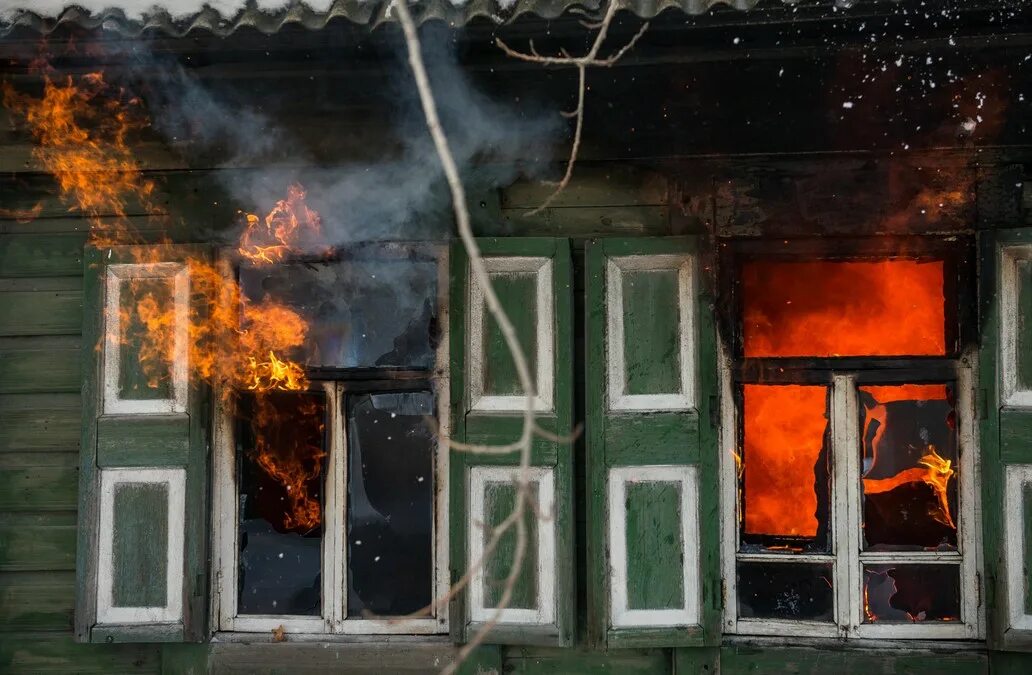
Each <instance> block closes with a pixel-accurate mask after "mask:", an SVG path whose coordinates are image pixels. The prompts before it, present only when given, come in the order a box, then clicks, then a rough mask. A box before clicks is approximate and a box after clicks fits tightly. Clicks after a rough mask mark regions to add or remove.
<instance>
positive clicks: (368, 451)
mask: <svg viewBox="0 0 1032 675" xmlns="http://www.w3.org/2000/svg"><path fill="white" fill-rule="evenodd" d="M347 424H348V506H347V541H348V616H349V617H355V618H360V617H362V616H365V615H367V614H375V615H385V616H399V615H402V614H409V613H411V612H414V611H416V610H418V609H422V608H423V607H426V606H427V605H429V604H430V601H431V600H432V597H431V596H432V593H433V550H434V547H433V514H434V502H433V495H434V446H435V438H434V437H435V434H434V427H435V422H434V396H433V394H431V393H430V392H428V391H420V392H409V393H395V394H362V395H355V396H349V397H348V398H347Z"/></svg>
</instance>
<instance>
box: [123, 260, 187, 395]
mask: <svg viewBox="0 0 1032 675" xmlns="http://www.w3.org/2000/svg"><path fill="white" fill-rule="evenodd" d="M173 283H174V282H173V280H172V278H171V277H161V278H134V279H124V280H123V281H122V282H121V285H120V288H119V295H118V298H119V303H120V305H121V306H120V308H119V310H120V312H121V315H122V317H123V323H122V325H121V330H122V334H121V335H120V336H119V341H120V345H119V349H118V363H119V368H118V394H119V397H120V398H122V399H126V400H155V399H168V398H170V397H171V392H172V362H171V358H158V357H155V356H154V355H153V350H155V349H156V348H159V347H160V345H156V344H155V343H154V339H153V338H152V337H151V334H150V330H149V329H148V327H147V325H146V324H145V323H144V322H143V321H142V319H141V316H140V312H139V307H140V303H142V302H153V303H154V304H155V305H156V307H157V308H158V311H159V312H168V311H171V309H172V306H173V300H172V295H173V291H174V288H173ZM144 345H146V346H148V347H149V349H148V350H147V352H146V353H147V356H148V359H147V360H143V357H141V353H143V347H144ZM162 356H166V357H170V356H171V355H162Z"/></svg>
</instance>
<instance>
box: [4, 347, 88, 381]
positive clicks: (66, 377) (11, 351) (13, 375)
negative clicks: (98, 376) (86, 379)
mask: <svg viewBox="0 0 1032 675" xmlns="http://www.w3.org/2000/svg"><path fill="white" fill-rule="evenodd" d="M80 373H81V356H80V354H79V340H78V338H74V337H55V338H35V337H33V338H0V394H42V393H47V394H49V393H77V392H78V391H79V388H80V386H81V385H80V382H79V376H80Z"/></svg>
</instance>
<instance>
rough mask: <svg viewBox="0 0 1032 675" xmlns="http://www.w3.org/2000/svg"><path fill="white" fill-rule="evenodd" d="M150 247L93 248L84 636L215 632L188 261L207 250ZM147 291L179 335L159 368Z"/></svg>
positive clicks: (81, 603) (80, 610)
mask: <svg viewBox="0 0 1032 675" xmlns="http://www.w3.org/2000/svg"><path fill="white" fill-rule="evenodd" d="M144 252H145V249H143V248H138V247H130V246H119V247H113V248H104V249H97V248H92V247H89V248H87V250H86V255H85V281H84V305H85V307H84V314H85V319H84V323H85V325H84V327H83V334H84V336H85V339H84V347H83V358H84V360H85V364H84V368H83V376H84V378H83V379H84V386H83V410H84V412H83V437H82V456H81V471H80V475H79V546H78V554H77V555H78V562H77V593H78V596H77V599H76V618H75V626H76V637H77V639H78V640H80V641H83V642H178V641H198V640H203V639H206V638H207V632H206V630H207V629H206V623H207V621H206V618H207V594H208V582H207V568H206V560H207V547H208V514H207V501H208V497H207V493H208V467H207V456H208V452H207V446H208V443H207V417H208V416H207V413H206V412H205V411H206V408H205V402H206V400H207V394H206V391H205V388H204V387H202V386H200V385H198V383H197V382H194V381H192V380H191V378H190V373H189V363H188V360H189V339H190V336H189V331H188V325H187V324H188V321H189V315H190V309H191V302H196V300H195V299H193V298H192V293H191V288H190V272H189V267H188V265H187V259H188V256H194V257H196V256H198V255H200V253H199V252H198V251H197V250H196V249H187V248H174V249H170V250H166V251H163V255H162V259H161V260H160V261H153V260H152V258H151V257H147V258H145V257H144V256H143V255H142V254H143V253H144ZM145 259H146V260H147V262H146V263H142V262H138V261H141V260H145ZM141 301H142V302H145V303H153V306H154V307H156V308H157V309H158V311H160V312H165V311H169V312H170V313H171V314H170V316H172V317H173V319H172V322H171V326H172V327H171V335H172V336H173V337H172V339H171V343H170V344H169V347H168V349H162V350H161V354H162V355H163V356H161V357H159V358H157V359H154V360H149V361H148V363H151V364H153V365H151V366H143V365H141V358H140V352H141V346H143V345H147V344H152V343H149V342H148V341H147V339H146V337H145V335H146V330H145V327H144V326H143V325H142V323H141V320H140V318H139V316H140V315H139V312H138V307H139V306H140V304H139V303H141ZM197 309H198V310H203V307H200V308H197Z"/></svg>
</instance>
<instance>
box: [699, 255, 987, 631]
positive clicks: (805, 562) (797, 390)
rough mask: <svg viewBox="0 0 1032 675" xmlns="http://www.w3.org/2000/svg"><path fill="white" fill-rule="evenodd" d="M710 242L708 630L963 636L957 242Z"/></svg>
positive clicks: (966, 390)
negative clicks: (712, 564)
mask: <svg viewBox="0 0 1032 675" xmlns="http://www.w3.org/2000/svg"><path fill="white" fill-rule="evenodd" d="M724 248H725V252H724V255H723V257H722V260H721V265H722V269H723V272H722V274H723V280H724V281H723V291H722V292H723V293H724V296H725V302H723V303H718V304H720V305H721V306H722V307H724V308H725V313H724V314H723V315H722V316H721V317H720V319H721V322H722V325H723V327H724V330H723V334H724V335H725V336H728V337H729V338H730V340H729V342H730V344H729V351H730V354H729V356H730V357H731V359H730V360H729V361H727V365H728V367H727V368H726V369H725V372H724V396H723V400H724V403H723V405H724V406H725V407H727V406H730V410H729V411H728V412H729V413H730V414H728V412H726V413H725V415H724V420H725V422H724V429H723V435H724V442H723V454H724V455H726V456H724V457H722V458H721V461H722V463H723V465H724V469H723V476H724V508H725V512H724V516H723V517H724V523H725V527H724V532H725V535H724V536H725V548H724V551H725V553H724V569H725V572H724V574H725V579H733V580H734V581H735V583H734V584H731V589H730V599H731V600H732V602H729V603H726V604H725V622H724V630H725V631H727V632H738V633H745V634H766V635H780V634H786V635H805V636H815V637H817V636H825V637H840V638H846V637H890V636H891V637H896V638H906V637H913V638H925V637H928V638H930V637H944V638H974V637H977V636H978V635H979V634H980V631H981V621H980V619H979V612H980V609H979V608H978V605H977V594H978V590H977V588H976V584H977V583H978V581H977V579H978V575H977V574H976V572H977V569H976V567H975V563H976V551H977V541H978V524H977V523H976V522H974V513H975V511H974V504H973V502H974V500H975V499H976V498H977V497H976V495H975V494H974V492H975V486H974V473H975V458H974V456H973V454H974V452H975V444H974V435H973V429H972V427H973V424H974V415H973V412H972V410H973V402H972V391H971V387H972V382H973V375H972V372H971V368H972V367H971V364H972V363H973V359H970V358H969V354H968V352H967V351H966V350H965V347H966V346H967V345H969V344H971V342H972V339H971V338H972V335H973V332H974V331H973V326H972V313H971V312H972V305H973V302H972V298H973V293H972V292H971V283H972V282H971V279H972V275H971V265H970V262H969V260H970V242H967V241H964V240H960V239H958V240H950V241H946V240H938V239H917V238H905V239H901V238H892V239H891V240H890V239H888V238H887V239H885V240H878V241H861V240H853V241H849V240H845V241H836V242H817V243H815V242H806V241H797V242H784V241H782V242H778V243H776V244H775V243H770V242H762V243H760V242H747V243H737V244H735V245H733V246H732V245H731V244H725V247H724ZM818 581H819V583H818Z"/></svg>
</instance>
